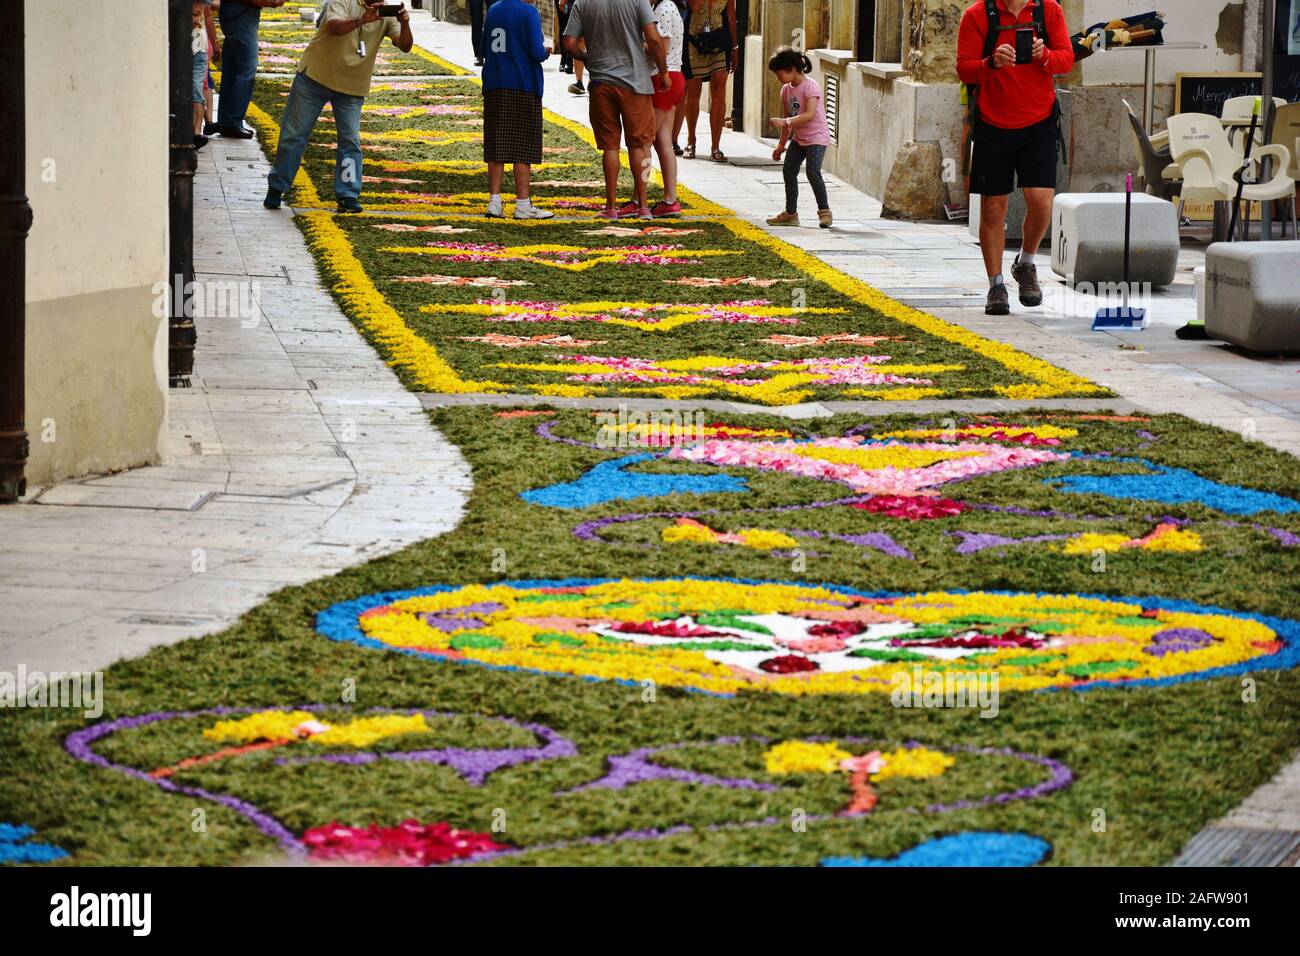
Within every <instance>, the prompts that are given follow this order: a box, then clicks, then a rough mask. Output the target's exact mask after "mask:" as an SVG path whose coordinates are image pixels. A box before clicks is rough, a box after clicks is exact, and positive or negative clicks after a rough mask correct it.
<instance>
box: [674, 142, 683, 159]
mask: <svg viewBox="0 0 1300 956" xmlns="http://www.w3.org/2000/svg"><path fill="white" fill-rule="evenodd" d="M681 154H682V148H681V147H680V146H678V145H677V144H676V143H673V155H674V156H680V155H681Z"/></svg>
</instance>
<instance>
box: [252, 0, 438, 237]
mask: <svg viewBox="0 0 1300 956" xmlns="http://www.w3.org/2000/svg"><path fill="white" fill-rule="evenodd" d="M379 3H380V0H329V6H328V7H327V8H326V10H325V15H324V16H323V17H321V21H320V26H319V27H317V29H316V35H315V36H314V37H312V39H311V42H310V43H308V44H307V49H306V50H305V51H303V55H302V61H301V62H300V63H299V64H298V75H297V76H295V77H294V79H293V86H292V87H291V88H290V90H289V100H288V102H286V103H285V105H284V119H283V120H282V121H281V122H280V144H279V147H278V148H277V149H276V151H275V165H274V166H273V167H272V168H271V172H270V174H269V175H268V176H267V177H266V181H267V187H268V188H267V191H266V199H264V200H263V201H262V205H263V206H265V207H266V208H267V209H279V208H280V201H281V200H282V199H283V198H284V194H285V193H286V192H288V190H289V187H290V186H291V185H293V178H294V176H295V175H297V173H298V167H299V165H301V163H302V154H303V153H304V152H305V151H306V149H307V137H308V136H310V135H311V131H312V127H314V126H315V125H316V119H317V118H318V117H319V116H320V112H321V110H322V109H324V108H325V104H326V103H329V104H330V105H331V106H333V108H334V124H335V129H336V130H337V131H338V156H337V158H336V165H335V170H334V198H335V199H336V200H338V210H339V212H361V164H362V160H361V105H362V104H363V103H364V102H365V98H366V94H367V93H369V92H370V79H371V77H372V76H373V75H374V72H375V56H376V54H378V53H379V45H380V44H381V43H383V42H384V37H388V38H389V39H390V40H392V41H393V45H394V46H395V47H397V48H398V49H399V50H401V51H402V52H403V53H408V52H410V49H411V47H412V46H413V45H414V42H415V41H414V38H413V37H412V36H411V14H410V13H409V12H408V11H406V10H405V9H403V10H402V11H401V12H400V13H399V14H398V15H397V16H395V17H381V16H380V15H379V10H378V6H379Z"/></svg>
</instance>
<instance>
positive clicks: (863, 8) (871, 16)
mask: <svg viewBox="0 0 1300 956" xmlns="http://www.w3.org/2000/svg"><path fill="white" fill-rule="evenodd" d="M885 2H886V3H888V2H889V0H885ZM857 32H858V36H857V42H856V43H855V44H854V47H853V49H854V52H855V54H856V56H857V59H858V60H859V61H860V62H862V63H874V62H875V60H876V0H858V31H857Z"/></svg>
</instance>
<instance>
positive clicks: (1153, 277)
mask: <svg viewBox="0 0 1300 956" xmlns="http://www.w3.org/2000/svg"><path fill="white" fill-rule="evenodd" d="M1050 235H1051V241H1052V271H1053V272H1055V273H1056V274H1057V275H1059V276H1061V277H1062V278H1063V279H1065V280H1066V281H1067V282H1070V283H1073V284H1076V285H1077V284H1079V283H1081V282H1087V283H1092V284H1094V285H1096V284H1100V283H1103V282H1104V283H1113V282H1123V281H1124V194H1123V193H1063V194H1061V195H1059V196H1057V197H1056V202H1055V203H1054V204H1053V206H1052V227H1051V233H1050ZM1131 246H1132V248H1131V252H1130V254H1129V281H1130V282H1135V283H1141V282H1149V283H1150V284H1151V285H1153V286H1166V285H1169V284H1170V283H1171V282H1173V281H1174V275H1175V274H1176V273H1177V272H1178V214H1177V212H1176V211H1175V210H1174V204H1173V203H1171V202H1167V201H1166V200H1164V199H1157V198H1156V197H1155V196H1148V195H1146V194H1145V193H1134V194H1133V223H1132V228H1131Z"/></svg>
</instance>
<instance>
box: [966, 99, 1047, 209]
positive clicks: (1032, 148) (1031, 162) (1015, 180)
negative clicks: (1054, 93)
mask: <svg viewBox="0 0 1300 956" xmlns="http://www.w3.org/2000/svg"><path fill="white" fill-rule="evenodd" d="M1057 130H1058V126H1057V121H1056V117H1055V116H1049V117H1048V118H1047V119H1045V120H1043V121H1042V122H1041V123H1035V124H1034V125H1033V126H1025V127H1023V128H1021V129H1002V128H1000V127H997V126H990V125H989V124H988V123H982V122H981V123H976V124H975V134H974V136H973V137H972V141H973V142H974V144H975V155H974V158H973V159H972V160H971V167H970V191H971V192H972V193H976V194H978V195H980V196H1006V195H1009V194H1010V193H1012V192H1014V191H1015V190H1016V189H1017V188H1020V189H1024V188H1025V187H1029V188H1031V189H1033V188H1038V189H1055V188H1056V164H1057V147H1058V145H1059V143H1060V134H1059V133H1058V132H1057Z"/></svg>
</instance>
